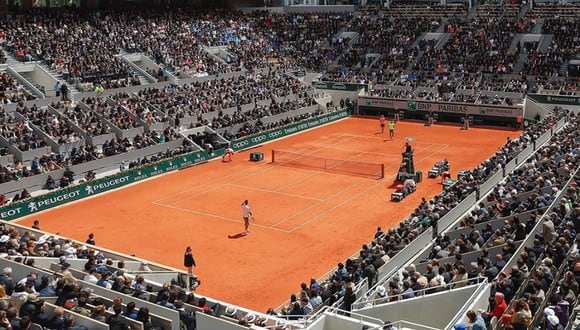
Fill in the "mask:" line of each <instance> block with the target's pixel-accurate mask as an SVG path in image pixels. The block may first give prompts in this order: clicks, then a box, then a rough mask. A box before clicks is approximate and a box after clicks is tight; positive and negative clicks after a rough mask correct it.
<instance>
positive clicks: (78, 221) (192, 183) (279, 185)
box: [19, 118, 519, 312]
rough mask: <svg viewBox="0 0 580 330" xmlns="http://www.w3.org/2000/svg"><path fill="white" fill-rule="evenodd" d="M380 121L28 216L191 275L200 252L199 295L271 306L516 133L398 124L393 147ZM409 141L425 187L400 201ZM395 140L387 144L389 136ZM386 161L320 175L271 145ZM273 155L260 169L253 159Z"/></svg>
mask: <svg viewBox="0 0 580 330" xmlns="http://www.w3.org/2000/svg"><path fill="white" fill-rule="evenodd" d="M378 131H379V121H378V120H377V119H363V118H348V119H345V120H342V121H339V122H336V123H333V124H330V125H327V126H324V127H320V128H316V129H313V130H310V131H308V132H304V133H301V134H298V135H294V136H291V137H288V138H285V139H281V140H278V141H275V142H272V143H270V144H267V145H264V146H261V147H259V148H255V149H252V150H248V151H244V152H239V153H236V154H235V155H234V157H233V161H232V162H231V163H222V162H221V161H220V160H216V161H211V162H209V163H206V164H202V165H199V166H194V167H191V168H188V169H185V170H181V171H176V172H173V173H169V174H165V175H162V176H159V177H156V178H154V179H150V180H148V181H145V182H142V183H139V184H135V185H132V186H129V187H126V188H123V189H119V190H116V191H113V192H109V193H105V194H102V195H99V196H97V197H94V198H90V199H87V200H84V201H79V202H76V203H72V204H69V205H65V206H63V207H58V208H55V209H52V210H49V211H46V212H44V213H41V214H37V215H34V216H30V217H27V218H23V219H21V220H19V222H20V223H21V224H23V225H27V226H30V225H31V224H32V222H33V220H34V219H39V220H40V225H41V229H42V230H45V231H49V232H53V233H55V232H58V233H60V235H63V236H65V237H71V238H73V239H76V240H80V241H85V240H86V238H87V235H88V233H90V232H94V233H95V240H96V242H97V245H99V246H102V247H105V248H108V249H112V250H116V251H120V252H123V253H126V254H135V255H136V256H137V257H140V258H143V259H147V260H149V261H152V262H156V263H160V264H164V265H168V266H171V267H175V268H179V269H184V267H183V266H182V265H183V253H184V250H185V247H186V246H188V245H191V246H192V247H193V251H194V256H195V259H196V262H197V266H198V267H197V268H196V269H195V273H196V274H198V276H199V277H200V279H201V281H202V285H201V286H200V287H199V288H198V289H197V292H198V293H200V294H203V295H208V296H210V297H214V298H217V299H220V300H222V301H226V302H232V303H235V304H237V305H240V306H244V307H248V308H252V309H255V310H259V311H264V312H265V311H266V309H267V308H268V307H278V306H279V305H280V304H282V303H283V302H284V301H286V300H287V299H288V297H289V295H290V294H291V293H293V292H297V291H298V290H299V288H300V283H301V282H307V281H308V280H309V279H310V277H316V278H321V277H322V276H323V275H325V274H326V273H328V272H329V270H331V269H332V268H333V267H334V266H336V264H337V263H338V262H339V261H344V260H346V259H347V258H348V257H350V256H352V255H353V254H354V253H356V252H357V251H358V249H359V248H360V247H361V245H362V244H363V243H367V242H369V241H370V240H371V238H372V237H373V235H374V233H375V230H376V227H377V226H381V227H383V228H391V227H393V226H396V225H397V224H398V223H399V222H400V221H401V220H402V219H403V218H405V217H406V216H408V215H409V214H410V213H411V212H412V210H413V209H414V208H415V207H416V206H417V205H418V204H419V203H420V201H421V197H425V198H427V199H430V198H431V197H433V196H434V195H436V194H438V193H439V192H440V191H441V189H442V187H441V185H440V183H439V182H440V178H438V179H429V178H427V177H426V174H427V171H428V170H429V169H431V168H432V166H433V164H435V162H437V161H438V160H441V159H443V158H445V157H446V158H447V159H448V160H449V161H450V163H451V173H452V176H453V177H455V176H456V174H457V171H458V170H461V169H473V167H474V166H476V165H477V164H479V163H480V162H481V161H483V160H484V159H486V158H488V157H489V156H490V155H491V154H493V153H494V152H495V151H496V150H497V149H498V147H499V146H501V145H503V144H504V143H505V141H506V138H507V137H508V136H509V137H511V138H514V137H516V136H518V135H519V132H516V131H506V130H492V129H478V128H471V129H469V130H467V131H461V130H459V127H458V126H440V125H435V126H431V127H425V126H423V124H421V123H409V122H400V123H398V124H397V127H396V136H395V139H394V140H393V141H390V140H388V129H386V130H385V133H384V134H383V135H381V134H380V133H378ZM405 137H414V138H415V139H416V142H414V143H413V145H414V151H415V152H414V155H415V156H414V160H415V170H420V171H423V173H424V175H423V182H421V183H419V184H418V185H417V192H416V193H414V194H411V195H410V196H408V197H407V198H406V199H404V200H403V201H402V202H399V203H397V202H391V201H390V195H391V192H392V191H393V190H394V188H393V181H394V179H395V177H396V173H397V170H398V168H399V165H400V162H401V152H402V151H403V145H404V141H405ZM385 139H387V140H385ZM272 148H274V149H282V150H287V151H294V152H303V153H306V154H312V155H317V156H323V157H332V158H341V159H349V160H360V161H371V162H381V163H384V164H385V178H384V179H381V180H376V179H369V178H364V177H360V176H354V175H343V174H336V173H329V172H321V171H317V170H311V169H302V168H296V167H289V166H282V165H277V164H271V163H270V150H271V149H272ZM254 151H262V152H264V155H265V159H264V161H262V162H250V161H249V154H250V153H251V152H254ZM244 199H248V200H249V201H250V206H251V208H252V211H253V213H254V216H255V221H254V222H252V223H251V227H250V229H251V233H250V235H249V236H241V237H240V238H237V239H229V238H228V235H235V234H238V233H240V232H242V231H243V227H244V226H243V219H242V214H241V209H240V204H241V202H242V201H243V200H244Z"/></svg>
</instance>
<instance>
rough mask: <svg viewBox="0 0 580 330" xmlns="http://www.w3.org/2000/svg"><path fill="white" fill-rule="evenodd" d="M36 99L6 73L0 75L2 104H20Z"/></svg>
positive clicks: (0, 99) (0, 98)
mask: <svg viewBox="0 0 580 330" xmlns="http://www.w3.org/2000/svg"><path fill="white" fill-rule="evenodd" d="M34 99H36V97H35V96H33V95H31V94H30V93H28V92H27V91H26V90H25V89H24V87H23V86H22V85H21V84H19V83H18V82H17V81H16V80H14V78H12V77H11V76H10V75H9V74H8V73H7V72H6V71H4V72H2V73H1V74H0V103H1V104H9V103H18V102H24V101H30V100H34Z"/></svg>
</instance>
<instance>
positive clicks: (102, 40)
mask: <svg viewBox="0 0 580 330" xmlns="http://www.w3.org/2000/svg"><path fill="white" fill-rule="evenodd" d="M99 16H100V14H99V13H86V14H80V13H78V12H70V11H65V12H58V13H57V12H54V13H42V12H36V13H35V14H34V15H26V16H24V17H18V18H16V17H12V16H9V15H6V16H5V17H4V18H3V19H2V23H3V24H2V25H3V27H4V33H5V40H4V44H3V47H4V48H5V49H6V50H7V51H8V52H9V53H11V54H12V55H13V56H14V57H16V59H18V60H19V61H22V62H29V61H43V62H45V63H46V64H47V65H48V66H49V67H50V68H51V69H52V70H55V71H56V72H58V73H59V74H62V76H63V78H64V79H65V80H67V81H71V82H77V81H79V82H81V83H104V84H109V83H112V82H113V81H115V80H119V79H127V78H128V77H131V76H132V71H131V69H130V68H129V67H128V65H127V64H124V63H122V62H121V61H120V60H118V59H117V58H116V56H115V55H116V54H118V53H119V47H118V45H116V44H115V43H114V42H113V39H112V38H110V36H107V35H106V34H104V33H103V31H102V30H100V29H99V28H98V26H97V25H96V24H95V22H96V21H97V20H98V19H99Z"/></svg>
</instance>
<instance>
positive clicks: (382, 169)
mask: <svg viewBox="0 0 580 330" xmlns="http://www.w3.org/2000/svg"><path fill="white" fill-rule="evenodd" d="M384 177H385V164H382V163H381V179H382V178H384Z"/></svg>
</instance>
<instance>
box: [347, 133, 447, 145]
mask: <svg viewBox="0 0 580 330" xmlns="http://www.w3.org/2000/svg"><path fill="white" fill-rule="evenodd" d="M344 136H353V137H357V138H363V139H373V140H383V142H386V141H393V142H397V141H400V142H407V140H406V139H399V138H394V139H392V140H391V139H389V137H388V134H387V136H386V137H385V136H380V137H378V136H367V135H357V134H345V135H344ZM413 143H416V144H435V145H445V143H434V142H423V141H415V142H413Z"/></svg>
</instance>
